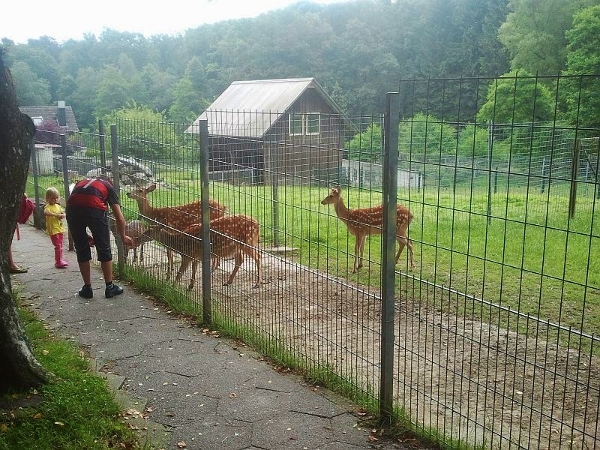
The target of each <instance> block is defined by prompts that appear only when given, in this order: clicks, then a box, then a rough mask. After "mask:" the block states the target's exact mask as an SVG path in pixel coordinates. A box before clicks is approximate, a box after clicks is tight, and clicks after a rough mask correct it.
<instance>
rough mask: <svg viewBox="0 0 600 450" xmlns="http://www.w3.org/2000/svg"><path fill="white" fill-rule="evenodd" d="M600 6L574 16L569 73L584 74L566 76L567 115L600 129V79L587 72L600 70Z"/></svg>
mask: <svg viewBox="0 0 600 450" xmlns="http://www.w3.org/2000/svg"><path fill="white" fill-rule="evenodd" d="M599 35H600V5H597V6H593V7H590V8H587V9H584V10H582V11H580V12H579V13H577V14H576V15H575V17H574V19H573V28H572V29H570V30H569V31H568V32H567V39H568V41H569V46H568V50H569V53H568V55H567V70H566V74H567V75H574V76H577V75H581V76H580V77H577V78H571V79H566V86H565V92H566V94H565V101H566V104H567V113H566V118H567V120H569V122H571V123H573V124H575V123H576V122H577V121H578V122H579V125H580V126H584V127H595V128H600V114H598V111H600V97H599V96H598V92H600V80H598V79H597V78H591V77H587V76H586V75H592V74H599V73H600V52H598V36H599Z"/></svg>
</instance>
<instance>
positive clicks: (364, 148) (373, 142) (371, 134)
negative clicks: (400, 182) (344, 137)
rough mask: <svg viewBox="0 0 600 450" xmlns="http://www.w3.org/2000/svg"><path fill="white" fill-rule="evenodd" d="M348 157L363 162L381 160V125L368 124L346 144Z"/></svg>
mask: <svg viewBox="0 0 600 450" xmlns="http://www.w3.org/2000/svg"><path fill="white" fill-rule="evenodd" d="M346 148H347V149H348V158H349V159H353V160H357V161H364V162H381V155H383V134H382V130H381V125H379V124H370V125H368V126H367V128H366V130H365V131H363V132H362V133H359V134H357V135H356V136H354V138H352V140H351V141H350V142H348V143H347V144H346Z"/></svg>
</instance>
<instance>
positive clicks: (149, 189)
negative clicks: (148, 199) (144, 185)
mask: <svg viewBox="0 0 600 450" xmlns="http://www.w3.org/2000/svg"><path fill="white" fill-rule="evenodd" d="M154 189H156V183H153V184H151V185H150V186H149V187H148V192H152V191H153V190H154Z"/></svg>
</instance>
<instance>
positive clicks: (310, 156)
mask: <svg viewBox="0 0 600 450" xmlns="http://www.w3.org/2000/svg"><path fill="white" fill-rule="evenodd" d="M203 119H204V120H207V122H208V132H209V155H210V161H211V162H210V167H209V171H210V172H211V178H213V179H215V178H218V177H219V176H221V177H222V178H223V179H229V176H230V175H233V176H236V175H237V176H241V177H242V178H244V179H243V180H242V181H247V182H254V183H269V184H270V183H272V182H275V181H281V182H286V183H293V184H307V183H311V182H313V181H314V180H315V178H320V177H322V176H323V174H326V173H327V172H328V171H335V170H337V169H338V167H339V166H340V162H341V160H342V156H343V146H344V141H345V140H346V137H347V136H346V133H347V132H348V131H349V130H350V129H351V124H350V122H349V120H348V119H347V118H346V117H345V116H344V115H343V114H342V112H341V110H340V109H339V108H338V106H337V105H336V104H335V102H334V101H333V100H332V99H331V98H330V97H329V96H328V95H327V94H326V93H325V91H324V90H323V89H322V88H321V86H319V84H318V83H317V82H316V80H315V79H314V78H291V79H273V80H253V81H236V82H233V83H232V84H231V85H230V86H229V87H228V88H227V89H226V90H225V91H224V92H223V93H222V94H221V95H220V96H219V97H218V98H217V99H216V100H215V101H214V103H212V104H211V105H210V106H209V107H208V108H207V109H206V111H204V112H203V113H202V114H201V115H200V117H198V119H196V120H195V121H194V123H193V124H192V125H191V126H190V127H189V128H188V129H187V130H186V132H187V133H194V134H197V133H199V122H200V120H203Z"/></svg>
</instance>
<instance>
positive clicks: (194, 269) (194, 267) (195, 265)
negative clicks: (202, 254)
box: [188, 258, 198, 291]
mask: <svg viewBox="0 0 600 450" xmlns="http://www.w3.org/2000/svg"><path fill="white" fill-rule="evenodd" d="M197 272H198V260H197V259H196V258H194V261H193V262H192V279H191V280H190V285H189V286H188V289H189V290H190V291H191V290H192V289H194V286H195V285H196V273H197Z"/></svg>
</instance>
